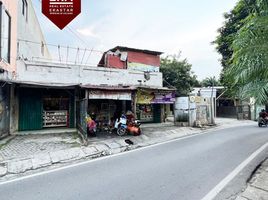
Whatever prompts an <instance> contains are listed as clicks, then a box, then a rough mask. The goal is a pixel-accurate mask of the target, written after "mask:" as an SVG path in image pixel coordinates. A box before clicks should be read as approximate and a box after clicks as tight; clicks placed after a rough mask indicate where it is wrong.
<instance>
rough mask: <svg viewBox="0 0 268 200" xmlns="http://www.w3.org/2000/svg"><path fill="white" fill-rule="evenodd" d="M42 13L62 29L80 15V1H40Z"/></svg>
mask: <svg viewBox="0 0 268 200" xmlns="http://www.w3.org/2000/svg"><path fill="white" fill-rule="evenodd" d="M42 13H43V14H44V15H45V16H46V17H47V18H48V19H50V21H52V22H53V23H54V24H55V25H56V26H57V27H59V28H60V29H63V28H64V27H65V26H67V25H68V24H69V23H70V22H71V21H72V20H73V19H74V18H75V17H77V16H78V15H79V14H80V13H81V0H42Z"/></svg>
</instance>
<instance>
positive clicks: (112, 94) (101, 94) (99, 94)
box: [89, 90, 131, 101]
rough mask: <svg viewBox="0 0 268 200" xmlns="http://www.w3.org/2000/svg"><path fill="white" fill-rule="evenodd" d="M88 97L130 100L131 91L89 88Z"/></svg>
mask: <svg viewBox="0 0 268 200" xmlns="http://www.w3.org/2000/svg"><path fill="white" fill-rule="evenodd" d="M89 99H111V100H127V101H131V92H124V91H122V92H118V91H101V90H91V91H89Z"/></svg>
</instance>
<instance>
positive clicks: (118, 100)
mask: <svg viewBox="0 0 268 200" xmlns="http://www.w3.org/2000/svg"><path fill="white" fill-rule="evenodd" d="M82 89H84V90H85V92H83V94H84V95H85V96H84V97H82V98H81V101H80V106H79V107H80V119H79V120H78V121H79V123H80V124H79V125H78V126H80V130H82V131H83V132H85V130H86V128H85V126H86V124H85V123H84V118H85V115H86V114H88V115H90V116H91V117H93V118H94V120H95V121H97V122H98V124H104V125H105V124H110V122H111V121H113V120H114V119H116V118H118V117H119V116H120V115H121V114H122V113H126V112H127V111H128V110H132V106H133V104H132V99H133V94H134V88H131V87H123V86H122V87H120V86H118V87H112V86H92V85H86V86H82ZM85 104H86V106H85Z"/></svg>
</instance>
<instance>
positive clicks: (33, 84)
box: [10, 80, 79, 88]
mask: <svg viewBox="0 0 268 200" xmlns="http://www.w3.org/2000/svg"><path fill="white" fill-rule="evenodd" d="M10 82H11V83H15V84H19V85H20V86H21V87H52V88H53V87H55V88H74V87H76V86H79V85H78V84H63V83H42V82H28V81H27V82H26V81H14V80H13V81H10Z"/></svg>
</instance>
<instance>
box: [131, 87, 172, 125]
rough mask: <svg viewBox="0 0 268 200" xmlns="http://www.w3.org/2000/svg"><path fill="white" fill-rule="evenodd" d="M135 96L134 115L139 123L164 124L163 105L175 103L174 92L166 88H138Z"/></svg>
mask: <svg viewBox="0 0 268 200" xmlns="http://www.w3.org/2000/svg"><path fill="white" fill-rule="evenodd" d="M136 96H137V102H136V115H137V118H138V119H139V120H140V121H141V122H155V123H161V122H164V121H165V118H166V117H167V116H166V113H165V110H166V109H165V107H166V106H165V105H173V104H174V102H175V92H174V90H172V89H167V88H161V89H160V88H159V89H152V88H138V89H137V94H136Z"/></svg>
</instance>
